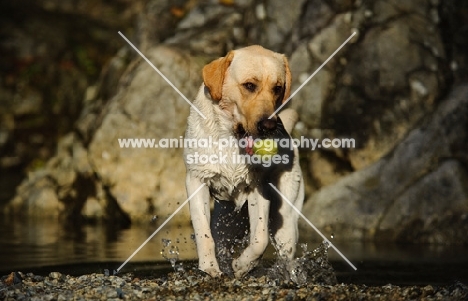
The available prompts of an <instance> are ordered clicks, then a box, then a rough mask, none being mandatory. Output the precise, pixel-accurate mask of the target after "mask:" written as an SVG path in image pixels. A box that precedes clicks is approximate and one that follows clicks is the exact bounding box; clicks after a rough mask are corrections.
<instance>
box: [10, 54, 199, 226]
mask: <svg viewBox="0 0 468 301" xmlns="http://www.w3.org/2000/svg"><path fill="white" fill-rule="evenodd" d="M147 57H148V59H149V60H150V61H151V62H152V63H153V64H154V65H155V66H157V68H158V69H159V70H160V71H161V72H162V73H163V74H165V76H167V78H168V79H169V80H170V81H171V82H172V83H173V84H174V85H175V86H176V87H177V88H178V89H179V90H180V91H181V92H182V93H183V94H184V95H187V97H188V98H189V99H192V96H193V95H195V93H196V90H197V89H198V87H199V85H200V84H201V80H200V78H201V77H200V75H199V72H200V70H201V65H202V64H203V63H201V61H200V60H199V59H198V60H194V59H193V58H191V57H190V56H187V55H185V54H183V53H182V52H180V51H179V50H177V49H175V48H168V47H164V46H160V47H156V48H152V49H151V50H150V51H148V53H147ZM112 70H114V69H112ZM122 82H123V85H124V87H123V88H121V89H119V90H118V91H119V92H118V93H117V94H115V95H114V96H113V98H112V99H111V100H110V101H109V102H108V103H107V104H106V105H104V108H102V107H101V109H102V112H101V113H100V114H96V113H93V110H89V111H88V110H85V111H84V114H83V115H82V117H81V119H80V122H79V126H78V129H79V131H80V132H79V133H80V135H76V134H70V135H69V136H68V138H66V139H63V140H62V141H61V143H60V147H59V151H58V154H57V156H56V157H54V158H53V159H52V160H50V161H49V162H48V164H47V166H46V168H45V169H44V170H41V171H39V172H34V173H32V174H31V176H30V178H29V179H27V180H26V181H25V182H24V183H23V184H22V185H21V186H20V187H19V189H18V193H17V195H16V197H15V198H14V199H13V200H12V201H11V202H10V203H9V204H8V206H7V207H6V211H7V212H10V213H14V212H16V213H21V212H22V213H25V212H27V213H29V214H33V215H46V216H47V215H62V216H64V217H65V218H66V219H70V218H76V217H79V216H84V217H87V218H101V217H105V218H116V219H118V220H123V221H126V222H128V221H129V220H141V219H147V220H150V219H151V218H152V217H153V215H157V216H160V217H163V216H168V215H169V214H171V213H172V212H173V211H174V210H175V209H176V208H177V207H178V205H179V204H180V203H182V202H183V201H184V200H185V199H186V193H185V188H184V187H185V181H184V179H185V178H184V174H185V167H184V162H183V159H182V149H181V148H145V147H140V148H139V147H131V146H129V147H121V146H120V144H119V139H129V138H132V139H140V138H148V139H153V140H154V141H155V143H158V142H159V141H160V140H161V139H170V138H176V139H179V137H181V136H183V134H184V130H185V120H186V118H187V116H188V112H189V108H190V106H189V104H188V103H186V101H185V100H184V99H183V98H182V97H181V96H180V95H179V94H178V93H177V92H176V91H175V90H174V89H173V88H172V87H171V86H170V85H169V84H168V83H167V82H166V81H165V80H164V79H163V78H162V77H161V76H160V75H159V74H158V73H156V71H155V70H154V69H153V68H152V67H151V66H150V65H149V64H147V62H145V61H143V60H141V59H137V61H135V62H134V63H133V64H130V67H129V68H128V70H127V73H126V75H125V76H124V77H123V79H122ZM99 94H100V93H96V97H97V95H99ZM89 101H90V102H93V101H96V102H97V103H101V102H100V101H99V100H98V99H94V100H89ZM101 106H102V104H101ZM90 107H92V105H90ZM80 137H81V138H80ZM83 137H88V139H89V142H87V143H85V142H86V140H88V139H85V141H82V139H83ZM84 145H86V149H85V146H84ZM59 200H60V201H59ZM31 208H32V209H31ZM184 212H185V215H184V214H180V215H179V218H180V219H181V220H188V219H187V212H188V211H187V210H186V211H184Z"/></svg>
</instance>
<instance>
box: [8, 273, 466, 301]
mask: <svg viewBox="0 0 468 301" xmlns="http://www.w3.org/2000/svg"><path fill="white" fill-rule="evenodd" d="M16 274H17V277H18V279H19V277H21V279H22V283H21V284H20V285H19V286H18V285H14V284H13V283H11V284H8V283H9V282H8V281H7V279H8V277H10V278H11V277H13V276H14V275H16ZM10 275H12V274H9V275H6V276H3V277H1V281H0V300H7V301H10V300H34V301H42V300H57V301H65V300H115V301H116V300H141V299H144V300H267V299H268V300H270V299H271V300H295V299H307V300H375V299H381V300H406V299H412V300H420V299H424V300H467V299H468V286H467V285H465V284H463V283H460V282H457V283H455V284H453V285H450V286H445V287H444V286H442V287H438V286H431V285H425V286H406V287H400V286H397V285H392V284H387V285H384V286H366V285H355V284H343V283H341V284H336V285H320V284H313V283H307V284H305V285H302V286H297V285H296V286H294V285H292V284H291V283H277V281H276V280H275V279H270V278H269V277H267V276H261V277H248V278H245V279H233V278H230V277H227V276H224V277H221V278H219V279H212V278H207V277H204V275H202V273H201V272H199V271H197V270H189V271H186V272H180V273H170V274H169V275H167V276H164V277H162V278H155V277H135V276H134V275H133V274H123V275H119V276H105V275H104V274H89V275H82V276H78V277H74V276H69V275H67V276H66V275H63V274H61V273H59V272H52V273H50V274H49V276H48V277H43V276H39V275H34V274H32V273H28V274H23V273H21V272H14V273H13V276H10ZM7 282H8V283H7ZM272 283H273V285H272Z"/></svg>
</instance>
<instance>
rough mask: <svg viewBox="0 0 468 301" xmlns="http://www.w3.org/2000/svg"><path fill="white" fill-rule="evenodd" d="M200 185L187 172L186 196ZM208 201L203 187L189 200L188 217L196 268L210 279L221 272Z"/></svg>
mask: <svg viewBox="0 0 468 301" xmlns="http://www.w3.org/2000/svg"><path fill="white" fill-rule="evenodd" d="M200 185H202V182H201V181H200V180H199V179H198V178H197V177H194V176H191V175H190V172H187V178H186V187H187V194H188V195H192V193H193V192H194V191H196V190H197V189H198V188H199V187H200ZM210 201H211V197H210V191H209V189H208V187H207V186H205V187H203V188H202V189H201V190H200V191H199V192H198V193H196V194H195V195H194V196H193V197H192V199H191V200H190V216H191V219H192V225H193V229H194V231H195V241H196V244H197V253H198V268H199V269H200V270H202V271H204V272H206V273H208V274H209V275H211V276H212V277H217V276H219V275H221V270H220V269H219V265H218V261H217V260H216V253H215V243H214V240H213V236H212V235H211V229H210V217H211V213H210Z"/></svg>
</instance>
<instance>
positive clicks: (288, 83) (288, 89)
mask: <svg viewBox="0 0 468 301" xmlns="http://www.w3.org/2000/svg"><path fill="white" fill-rule="evenodd" d="M283 62H284V72H285V76H286V79H285V80H286V81H285V82H284V96H283V102H285V101H286V99H288V98H289V96H290V95H291V81H292V79H291V69H289V63H288V59H287V58H286V56H285V55H283Z"/></svg>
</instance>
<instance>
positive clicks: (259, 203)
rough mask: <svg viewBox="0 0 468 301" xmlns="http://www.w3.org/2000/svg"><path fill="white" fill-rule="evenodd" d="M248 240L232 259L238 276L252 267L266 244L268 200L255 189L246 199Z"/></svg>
mask: <svg viewBox="0 0 468 301" xmlns="http://www.w3.org/2000/svg"><path fill="white" fill-rule="evenodd" d="M248 202H249V203H248V206H249V208H248V210H249V222H250V242H249V245H248V246H247V248H245V250H244V251H243V252H242V254H241V255H240V256H239V257H238V258H237V259H234V260H233V261H232V268H233V269H234V274H235V275H236V277H238V278H240V277H242V276H244V275H245V274H247V273H248V272H249V271H250V270H251V269H253V268H254V267H255V266H256V265H257V262H258V260H259V258H260V257H261V256H262V254H263V252H265V249H266V247H267V245H268V213H269V208H270V201H268V200H266V199H265V198H263V197H262V196H261V195H260V194H259V193H258V191H255V192H254V193H253V195H252V197H249V200H248Z"/></svg>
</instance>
